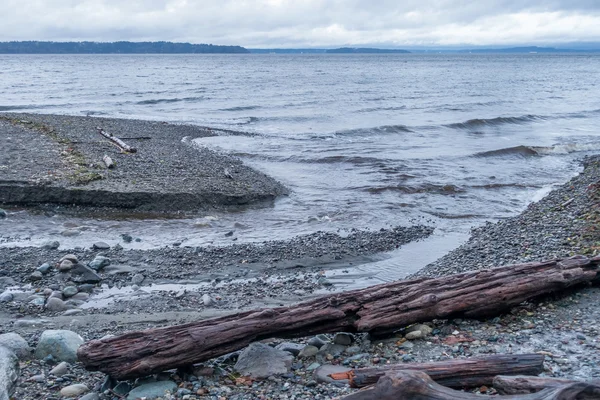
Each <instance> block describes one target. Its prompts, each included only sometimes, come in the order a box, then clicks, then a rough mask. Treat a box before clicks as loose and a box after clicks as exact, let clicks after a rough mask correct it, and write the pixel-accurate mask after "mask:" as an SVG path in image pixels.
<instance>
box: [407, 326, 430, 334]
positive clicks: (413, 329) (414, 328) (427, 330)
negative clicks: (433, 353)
mask: <svg viewBox="0 0 600 400" xmlns="http://www.w3.org/2000/svg"><path fill="white" fill-rule="evenodd" d="M416 331H421V337H425V336H429V335H431V332H433V329H432V328H431V327H430V326H429V325H425V324H415V325H413V326H410V327H409V328H408V329H406V331H405V333H410V332H416Z"/></svg>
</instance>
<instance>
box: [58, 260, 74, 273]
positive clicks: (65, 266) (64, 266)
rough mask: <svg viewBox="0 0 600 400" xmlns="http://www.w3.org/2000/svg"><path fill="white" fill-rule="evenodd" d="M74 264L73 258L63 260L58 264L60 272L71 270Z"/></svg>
mask: <svg viewBox="0 0 600 400" xmlns="http://www.w3.org/2000/svg"><path fill="white" fill-rule="evenodd" d="M73 265H75V263H73V261H71V260H63V261H61V263H60V264H59V265H58V270H59V271H60V272H69V271H70V270H72V269H73Z"/></svg>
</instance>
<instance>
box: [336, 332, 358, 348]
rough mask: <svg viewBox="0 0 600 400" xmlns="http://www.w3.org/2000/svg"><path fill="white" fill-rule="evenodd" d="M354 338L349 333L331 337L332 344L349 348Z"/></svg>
mask: <svg viewBox="0 0 600 400" xmlns="http://www.w3.org/2000/svg"><path fill="white" fill-rule="evenodd" d="M353 340H354V338H353V337H352V335H351V334H349V333H336V334H335V336H334V337H333V343H335V344H341V345H343V346H350V345H351V344H352V341H353Z"/></svg>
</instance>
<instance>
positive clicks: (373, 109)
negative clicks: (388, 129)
mask: <svg viewBox="0 0 600 400" xmlns="http://www.w3.org/2000/svg"><path fill="white" fill-rule="evenodd" d="M400 110H406V106H396V107H370V108H363V109H360V110H358V111H357V112H360V113H368V112H374V111H400Z"/></svg>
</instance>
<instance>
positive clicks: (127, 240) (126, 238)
mask: <svg viewBox="0 0 600 400" xmlns="http://www.w3.org/2000/svg"><path fill="white" fill-rule="evenodd" d="M121 238H122V239H123V241H124V242H125V243H131V242H132V241H133V237H132V236H131V235H128V234H127V233H123V234H122V235H121Z"/></svg>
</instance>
